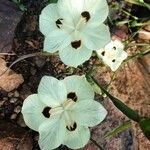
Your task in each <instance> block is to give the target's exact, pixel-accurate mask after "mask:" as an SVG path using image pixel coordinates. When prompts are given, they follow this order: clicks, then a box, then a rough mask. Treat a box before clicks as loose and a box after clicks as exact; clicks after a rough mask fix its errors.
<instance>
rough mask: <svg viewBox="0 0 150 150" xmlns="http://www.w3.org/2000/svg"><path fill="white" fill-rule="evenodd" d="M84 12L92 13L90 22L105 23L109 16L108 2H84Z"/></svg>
mask: <svg viewBox="0 0 150 150" xmlns="http://www.w3.org/2000/svg"><path fill="white" fill-rule="evenodd" d="M84 1H85V2H84V11H88V12H89V13H90V16H91V18H90V20H89V21H90V22H91V23H92V22H93V23H95V22H98V23H99V24H101V23H103V22H104V21H105V20H106V18H107V16H108V12H109V9H108V4H107V1H106V0H84Z"/></svg>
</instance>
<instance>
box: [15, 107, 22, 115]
mask: <svg viewBox="0 0 150 150" xmlns="http://www.w3.org/2000/svg"><path fill="white" fill-rule="evenodd" d="M20 111H21V106H17V107H15V109H14V112H16V113H17V114H18V113H20Z"/></svg>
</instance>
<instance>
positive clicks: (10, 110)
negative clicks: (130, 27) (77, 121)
mask: <svg viewBox="0 0 150 150" xmlns="http://www.w3.org/2000/svg"><path fill="white" fill-rule="evenodd" d="M46 4H47V1H45V2H44V1H43V2H41V1H40V0H37V1H36V2H34V1H30V3H28V10H27V11H26V12H24V13H23V14H22V17H21V20H20V21H19V23H18V24H17V27H16V29H15V36H14V38H13V44H12V48H11V52H12V53H15V54H16V55H14V56H5V57H3V58H4V59H5V60H6V62H7V66H9V65H10V64H11V63H12V62H13V61H15V60H16V59H17V58H19V57H20V56H23V55H26V54H31V53H36V52H41V51H42V49H43V35H42V34H41V33H40V31H39V26H38V16H39V14H40V12H41V10H42V8H43V7H44V6H45V5H46ZM136 9H137V8H135V9H134V11H135V10H136ZM135 12H136V11H135ZM113 31H114V30H113ZM123 34H125V33H123ZM125 36H128V35H125ZM136 40H137V41H138V42H140V40H139V39H136ZM144 42H145V41H144ZM136 50H137V49H136V47H132V48H129V49H128V50H127V51H128V53H129V54H130V55H131V54H134V53H135V52H136ZM95 62H97V63H98V64H99V60H98V59H97V58H96V57H95V56H92V57H91V59H90V60H89V61H87V62H85V63H84V64H83V65H82V66H80V67H78V68H77V69H75V70H72V71H71V70H70V68H68V67H67V66H65V65H64V64H63V63H62V62H61V60H60V59H59V57H58V56H50V57H45V56H36V57H32V58H28V59H24V60H22V61H20V62H19V63H17V64H15V65H14V66H13V67H12V70H13V71H15V72H16V73H17V74H21V75H22V77H23V80H24V82H23V83H22V84H21V85H20V86H19V87H17V89H15V90H13V91H10V92H6V91H4V90H0V150H40V149H39V147H38V133H36V132H34V131H32V130H30V129H29V128H28V127H27V126H26V125H25V123H24V121H23V116H22V114H21V112H20V111H21V107H22V103H23V101H24V99H25V98H26V97H27V96H28V95H30V94H32V93H36V92H37V87H38V84H39V82H40V79H41V78H42V76H43V75H50V76H54V77H56V78H58V79H63V78H64V77H66V76H69V75H72V74H77V75H82V74H84V73H87V72H88V71H89V70H90V69H91V67H92V65H93V64H94V63H95ZM111 77H112V72H111V71H110V69H109V68H108V67H106V66H104V65H102V64H100V67H99V68H98V69H97V72H96V74H95V78H96V79H97V81H98V82H99V83H100V84H102V85H106V84H107V83H109V82H110V80H111ZM110 92H111V94H112V95H114V96H116V97H118V98H119V99H122V100H123V102H125V103H126V104H127V105H128V106H130V107H131V108H133V109H134V110H137V111H138V112H139V113H140V114H141V115H142V116H147V117H150V56H149V55H148V56H145V57H143V58H139V59H133V60H130V61H129V62H127V63H124V64H123V65H122V66H121V67H120V69H119V70H117V72H116V76H115V79H114V80H113V82H112V83H111V85H110ZM96 99H97V100H98V101H101V103H102V104H103V105H104V106H105V108H106V109H107V110H108V112H109V114H108V116H107V118H106V119H105V120H104V121H103V123H102V124H100V125H98V126H97V127H94V128H92V129H91V133H92V138H93V139H94V140H95V141H97V143H98V144H100V145H101V146H102V147H103V149H104V150H150V142H149V141H148V139H147V138H145V137H144V135H143V133H142V131H141V130H140V129H139V127H138V126H137V124H136V123H134V122H132V126H131V127H130V128H129V129H127V130H125V131H124V132H121V133H119V134H118V135H116V136H115V137H112V138H103V137H104V135H105V134H106V133H108V132H109V131H111V130H113V129H114V128H116V127H117V126H118V125H121V124H122V123H124V122H125V121H127V120H128V118H127V117H126V116H125V115H123V114H122V113H121V112H120V111H119V110H118V109H116V108H115V106H114V105H113V104H112V103H111V101H110V100H109V99H108V98H102V97H99V96H96ZM59 149H60V150H61V149H63V150H64V149H66V150H67V149H68V148H66V147H63V146H61V147H60V148H59ZM97 149H98V148H97V147H96V146H95V145H94V144H93V143H92V142H89V143H88V145H87V146H86V147H85V148H83V149H82V150H97Z"/></svg>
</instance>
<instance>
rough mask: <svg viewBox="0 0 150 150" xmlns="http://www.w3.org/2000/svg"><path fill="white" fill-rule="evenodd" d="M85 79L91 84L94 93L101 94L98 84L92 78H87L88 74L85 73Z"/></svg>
mask: <svg viewBox="0 0 150 150" xmlns="http://www.w3.org/2000/svg"><path fill="white" fill-rule="evenodd" d="M86 79H87V80H88V82H89V83H90V85H91V86H92V88H93V90H94V92H95V93H96V94H100V95H102V90H101V89H100V88H99V86H98V85H97V84H96V83H95V82H94V81H93V80H91V79H90V78H89V75H86Z"/></svg>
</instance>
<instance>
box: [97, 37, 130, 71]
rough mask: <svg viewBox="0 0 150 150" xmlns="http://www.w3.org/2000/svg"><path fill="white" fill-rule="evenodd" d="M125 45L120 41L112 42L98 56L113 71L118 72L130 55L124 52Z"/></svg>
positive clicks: (98, 52)
mask: <svg viewBox="0 0 150 150" xmlns="http://www.w3.org/2000/svg"><path fill="white" fill-rule="evenodd" d="M123 49H124V45H123V44H122V43H121V42H120V41H118V40H115V41H111V42H110V43H109V44H108V45H106V46H105V48H103V49H100V50H98V51H96V52H97V55H98V57H99V58H100V59H102V60H103V62H104V63H105V64H107V65H108V66H109V67H110V68H111V70H112V71H116V70H117V69H118V68H119V66H120V65H121V63H122V62H123V61H124V60H125V59H126V58H127V56H128V54H127V53H126V52H125V51H124V50H123Z"/></svg>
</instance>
